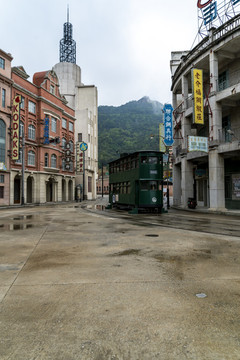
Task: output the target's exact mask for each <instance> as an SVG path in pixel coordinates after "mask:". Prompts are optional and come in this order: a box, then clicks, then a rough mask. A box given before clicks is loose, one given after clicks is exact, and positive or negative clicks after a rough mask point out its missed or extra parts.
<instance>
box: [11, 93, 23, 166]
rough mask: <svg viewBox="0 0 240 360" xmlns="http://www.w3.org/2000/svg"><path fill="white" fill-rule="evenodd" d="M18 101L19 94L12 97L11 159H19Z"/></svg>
mask: <svg viewBox="0 0 240 360" xmlns="http://www.w3.org/2000/svg"><path fill="white" fill-rule="evenodd" d="M20 103H21V96H20V95H17V96H15V98H14V99H13V112H12V160H18V159H19V125H20V121H19V118H20Z"/></svg>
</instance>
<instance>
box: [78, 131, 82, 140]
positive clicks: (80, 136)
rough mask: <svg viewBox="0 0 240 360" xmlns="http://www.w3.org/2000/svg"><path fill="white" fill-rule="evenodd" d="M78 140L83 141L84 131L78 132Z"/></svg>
mask: <svg viewBox="0 0 240 360" xmlns="http://www.w3.org/2000/svg"><path fill="white" fill-rule="evenodd" d="M78 141H79V142H81V141H82V133H78Z"/></svg>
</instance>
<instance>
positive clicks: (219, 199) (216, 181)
mask: <svg viewBox="0 0 240 360" xmlns="http://www.w3.org/2000/svg"><path fill="white" fill-rule="evenodd" d="M209 199H210V210H220V211H222V210H226V209H225V190H224V158H223V156H221V155H219V154H218V151H217V150H216V149H214V150H211V151H209Z"/></svg>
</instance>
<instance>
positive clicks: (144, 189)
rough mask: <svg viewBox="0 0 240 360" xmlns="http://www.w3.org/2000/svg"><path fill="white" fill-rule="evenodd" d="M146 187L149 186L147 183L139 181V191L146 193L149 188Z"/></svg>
mask: <svg viewBox="0 0 240 360" xmlns="http://www.w3.org/2000/svg"><path fill="white" fill-rule="evenodd" d="M148 185H149V181H144V180H142V181H140V190H141V191H148V190H149V188H148Z"/></svg>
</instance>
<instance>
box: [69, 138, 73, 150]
mask: <svg viewBox="0 0 240 360" xmlns="http://www.w3.org/2000/svg"><path fill="white" fill-rule="evenodd" d="M69 145H70V150H71V152H73V142H72V141H69Z"/></svg>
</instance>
